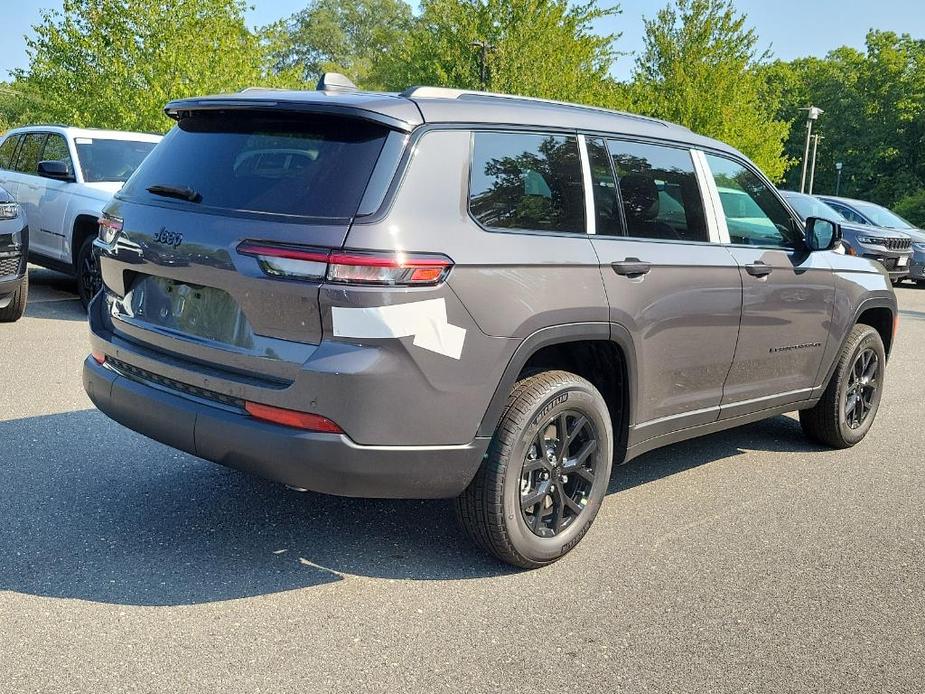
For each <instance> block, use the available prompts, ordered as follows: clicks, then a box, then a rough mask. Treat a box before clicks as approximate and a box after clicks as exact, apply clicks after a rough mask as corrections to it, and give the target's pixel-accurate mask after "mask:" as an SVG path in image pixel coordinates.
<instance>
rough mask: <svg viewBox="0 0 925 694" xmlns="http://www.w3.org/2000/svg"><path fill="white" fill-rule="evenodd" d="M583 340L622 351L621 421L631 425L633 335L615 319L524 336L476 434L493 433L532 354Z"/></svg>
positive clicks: (633, 404)
mask: <svg viewBox="0 0 925 694" xmlns="http://www.w3.org/2000/svg"><path fill="white" fill-rule="evenodd" d="M584 341H601V342H613V343H615V344H616V345H617V346H618V347H619V348H620V350H621V351H622V352H623V356H624V359H625V362H626V364H625V366H626V374H627V381H628V384H627V385H628V387H627V391H628V397H627V408H628V412H627V413H625V415H624V421H626V422H627V423H628V424H629V425H630V426H631V425H632V422H633V421H634V420H633V415H634V413H635V403H636V392H637V383H636V374H637V369H636V346H635V343H634V342H633V338H632V335H631V334H630V332H629V331H628V330H627V329H626V328H624V327H623V326H622V325H619V324H617V323H604V322H600V323H568V324H564V325H553V326H549V327H546V328H541V329H539V330H537V331H536V332H534V333H532V334H531V335H529V336H527V337H526V338H524V340H523V341H522V342H521V343H520V344H519V345H518V347H517V349H515V350H514V354H513V355H512V356H511V359H510V361H509V362H508V364H507V366H506V367H505V369H504V373H503V374H502V376H501V380H500V382H499V383H498V387H497V388H496V389H495V392H494V395H492V398H491V401H490V402H489V404H488V409H487V410H486V411H485V414H484V416H483V417H482V421H481V423H480V424H479V429H478V436H487V437H491V436H493V435H494V433H495V429H496V428H497V426H498V422H499V421H500V420H501V414H502V413H503V412H504V406H505V405H506V404H507V399H508V396H509V395H510V392H511V390H512V389H513V388H514V384H515V383H516V382H517V376H518V375H520V372H521V371H523V368H524V366H525V365H526V363H527V362H528V361H529V360H530V358H531V357H532V356H533V355H534V354H536V353H537V352H539V351H540V350H541V349H543V348H544V347H550V346H552V345H558V344H565V343H569V342H584Z"/></svg>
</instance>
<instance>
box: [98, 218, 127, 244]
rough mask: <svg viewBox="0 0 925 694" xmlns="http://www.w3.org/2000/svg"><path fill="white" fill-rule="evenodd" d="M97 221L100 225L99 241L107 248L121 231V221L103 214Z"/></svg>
mask: <svg viewBox="0 0 925 694" xmlns="http://www.w3.org/2000/svg"><path fill="white" fill-rule="evenodd" d="M97 221H98V223H99V225H100V230H99V238H100V241H102V242H103V243H105V244H106V245H107V246H108V245H109V244H111V243H112V242H113V241H114V240H115V238H116V235H117V234H118V233H119V232H120V231H122V220H121V219H119V218H118V217H113V216H112V215H110V214H105V213H104V214H103V216H102V217H100V218H99V220H97Z"/></svg>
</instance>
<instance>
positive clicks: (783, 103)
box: [764, 31, 925, 205]
mask: <svg viewBox="0 0 925 694" xmlns="http://www.w3.org/2000/svg"><path fill="white" fill-rule="evenodd" d="M764 76H765V79H766V80H767V81H768V83H769V84H776V85H778V86H780V85H786V86H785V87H783V88H781V89H780V94H781V98H780V100H779V111H778V117H779V118H782V119H787V120H790V121H791V123H792V126H791V134H790V137H789V139H788V141H787V146H786V148H787V153H788V154H789V155H790V156H791V157H792V158H794V159H796V160H799V162H800V163H802V159H803V146H804V141H805V136H806V130H805V127H804V124H805V116H804V114H803V113H801V112H800V108H802V107H806V106H809V105H810V104H812V105H815V106H818V107H820V108H822V109H823V110H824V111H825V113H824V114H823V115H822V116H821V118H820V119H819V121H818V123H817V125H816V128H815V132H818V133H819V134H821V135H823V136H824V138H825V139H824V140H823V141H822V143H821V144H820V147H819V157H818V161H817V165H816V185H815V186H814V190H815V191H816V192H826V193H833V192H834V191H835V180H836V176H837V174H836V169H835V163H836V162H841V163H842V164H843V165H844V167H843V175H842V183H841V192H842V193H843V194H845V195H850V196H854V197H860V198H866V199H870V200H873V201H874V202H879V203H881V204H885V205H892V204H893V203H894V202H896V201H897V200H899V199H900V198H902V197H904V196H906V195H907V194H909V193H910V192H911V191H916V190H918V189H920V188H922V187H923V186H925V41H921V40H917V39H913V38H911V37H909V36H905V35H903V36H900V35H897V34H894V33H892V32H880V31H872V32H870V33H868V35H867V45H866V50H865V51H858V50H855V49H853V48H847V47H843V48H838V49H836V50H834V51H832V52H830V53H829V54H828V55H827V56H826V57H825V58H800V59H797V60H794V61H791V62H789V63H774V64H772V65H770V66H768V67H767V68H766V71H765V75H764ZM801 170H802V167H801V166H797V167H795V168H794V169H792V170H791V171H790V172H789V173H788V175H787V185H788V186H790V187H798V186H799V180H800V173H801Z"/></svg>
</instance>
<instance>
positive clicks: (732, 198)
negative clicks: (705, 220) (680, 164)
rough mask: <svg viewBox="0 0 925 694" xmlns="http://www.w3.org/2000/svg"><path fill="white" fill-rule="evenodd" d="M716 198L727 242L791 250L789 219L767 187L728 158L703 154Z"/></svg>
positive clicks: (793, 234) (792, 231) (793, 239)
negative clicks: (717, 192) (720, 209)
mask: <svg viewBox="0 0 925 694" xmlns="http://www.w3.org/2000/svg"><path fill="white" fill-rule="evenodd" d="M707 163H709V165H710V170H711V171H712V172H713V178H714V180H715V181H716V187H717V189H718V190H719V199H720V200H721V201H722V204H723V213H724V215H725V217H726V226H727V227H728V228H729V240H730V241H731V242H732V243H738V244H748V245H753V246H778V247H781V248H793V247H794V246H795V245H796V236H797V234H796V232H795V229H794V224H793V218H792V217H791V216H790V213H789V212H788V211H787V208H786V207H785V206H784V204H783V203H782V202H781V201H780V200H779V199H778V198H777V196H776V195H775V194H774V192H773V191H772V190H771V186H769V185H768V184H767V183H765V182H764V181H762V180H761V179H760V178H758V176H756V175H755V174H754V173H752V172H751V171H750V170H749V169H747V168H746V167H745V165H744V164H740V163H739V162H737V161H733V160H732V159H726V158H725V157H717V156H714V155H712V154H708V155H707Z"/></svg>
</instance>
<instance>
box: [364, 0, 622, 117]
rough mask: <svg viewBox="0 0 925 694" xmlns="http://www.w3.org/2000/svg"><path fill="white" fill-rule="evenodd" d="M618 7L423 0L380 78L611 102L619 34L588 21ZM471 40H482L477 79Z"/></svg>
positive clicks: (553, 0)
mask: <svg viewBox="0 0 925 694" xmlns="http://www.w3.org/2000/svg"><path fill="white" fill-rule="evenodd" d="M619 11H620V10H619V7H618V6H611V7H601V6H600V5H599V4H598V2H597V0H591V1H590V2H587V3H583V4H574V3H569V2H567V1H566V0H484V1H483V0H423V2H422V3H421V13H420V16H419V17H418V18H417V20H416V21H415V23H414V26H413V28H412V30H411V34H410V40H409V41H408V42H407V43H406V44H405V45H404V47H403V48H402V50H399V51H395V52H394V53H392V54H390V55H389V56H386V60H385V61H383V64H382V66H381V70H382V81H383V82H385V83H387V84H388V85H389V86H391V87H392V88H394V89H400V88H404V87H406V86H410V85H415V84H427V85H433V86H447V87H456V88H461V89H480V88H484V89H487V90H488V91H494V92H505V93H512V94H519V95H523V96H535V97H543V98H551V99H563V100H568V101H576V102H581V103H593V104H603V103H612V102H613V101H615V99H616V98H617V94H618V88H617V85H616V83H615V82H614V80H613V79H611V77H610V74H609V71H610V68H611V66H612V65H613V62H614V60H615V59H616V58H617V56H618V53H617V51H616V49H615V43H616V41H617V39H618V38H619V36H618V35H616V34H609V35H604V36H602V35H599V34H597V33H595V31H594V24H595V23H596V22H597V21H598V20H600V19H602V18H604V17H609V16H613V15H616V14H618V13H619ZM477 43H483V44H486V49H485V51H484V60H485V71H484V74H485V81H484V84H483V82H482V64H481V61H482V56H483V52H482V51H481V50H480V49H479V48H478V47H477V46H476V45H475V44H477Z"/></svg>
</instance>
